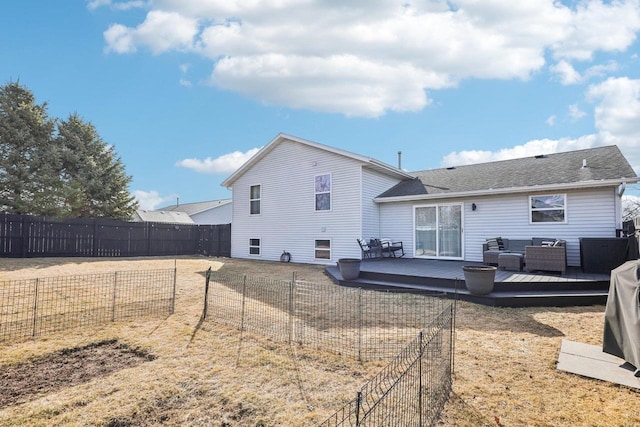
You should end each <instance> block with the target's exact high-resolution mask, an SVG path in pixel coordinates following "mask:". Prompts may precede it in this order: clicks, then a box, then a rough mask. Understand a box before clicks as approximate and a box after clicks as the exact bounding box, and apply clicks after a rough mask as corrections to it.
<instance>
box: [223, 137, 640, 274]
mask: <svg viewBox="0 0 640 427" xmlns="http://www.w3.org/2000/svg"><path fill="white" fill-rule="evenodd" d="M638 180H639V178H638V176H637V175H636V174H635V172H634V171H633V169H632V168H631V166H630V165H629V163H628V162H627V160H626V159H625V158H624V156H623V155H622V153H621V152H620V150H619V149H618V148H617V147H615V146H608V147H599V148H593V149H586V150H578V151H572V152H566V153H556V154H549V155H544V156H535V157H528V158H523V159H515V160H504V161H499V162H490V163H483V164H477V165H468V166H460V167H454V168H442V169H434V170H426V171H419V172H414V173H409V172H405V171H403V170H400V169H398V168H396V167H393V166H390V165H387V164H385V163H382V162H379V161H377V160H374V159H372V158H369V157H366V156H361V155H358V154H354V153H350V152H347V151H344V150H340V149H337V148H333V147H329V146H326V145H322V144H318V143H315V142H311V141H307V140H304V139H300V138H297V137H293V136H289V135H284V134H280V135H278V136H277V137H276V138H275V139H273V140H272V141H271V142H270V143H269V144H267V145H266V146H264V147H263V148H262V149H261V150H260V151H259V152H258V153H257V154H256V155H255V156H253V157H252V158H251V159H250V160H249V161H248V162H247V163H245V164H244V165H243V166H242V167H240V168H239V169H238V170H237V171H236V172H235V173H233V174H232V175H231V176H230V177H229V178H227V179H226V180H225V181H224V182H223V183H222V185H224V186H226V187H228V188H231V189H232V191H233V225H234V226H233V227H232V232H231V233H232V239H231V256H232V257H236V258H260V259H267V260H278V259H279V257H280V254H281V253H282V251H284V250H286V251H288V252H290V253H291V255H292V261H295V262H305V263H320V264H328V263H333V262H335V261H337V260H338V259H339V258H346V257H352V258H353V257H358V258H359V257H360V247H359V245H358V243H357V241H356V239H358V238H365V239H369V238H371V237H385V238H386V237H388V238H391V239H393V240H401V241H403V244H404V248H405V252H407V255H406V256H408V257H414V258H430V259H434V258H435V259H453V260H467V261H482V243H483V242H484V241H485V239H487V238H489V237H496V236H502V237H507V238H513V239H526V238H532V237H548V238H559V239H564V240H566V241H567V258H568V264H569V265H580V254H579V238H580V237H615V236H616V230H618V229H620V228H622V219H621V218H622V206H621V196H622V193H623V192H624V188H625V186H626V184H627V183H635V182H638Z"/></svg>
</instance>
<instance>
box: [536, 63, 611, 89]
mask: <svg viewBox="0 0 640 427" xmlns="http://www.w3.org/2000/svg"><path fill="white" fill-rule="evenodd" d="M617 70H618V64H617V63H616V62H615V61H609V62H607V63H606V64H598V65H594V66H592V67H589V68H587V69H586V70H585V71H584V74H583V75H580V73H579V72H578V71H577V70H576V69H575V68H574V67H573V65H571V64H570V63H569V62H568V61H566V60H562V61H560V62H558V63H557V64H555V65H552V66H551V67H549V71H550V72H551V73H552V74H555V75H557V76H558V78H559V80H560V83H561V84H563V85H565V86H568V85H574V84H579V83H584V82H585V81H587V80H590V79H593V78H598V77H602V76H605V75H606V74H608V73H610V72H612V71H617Z"/></svg>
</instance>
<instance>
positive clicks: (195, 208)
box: [158, 199, 231, 215]
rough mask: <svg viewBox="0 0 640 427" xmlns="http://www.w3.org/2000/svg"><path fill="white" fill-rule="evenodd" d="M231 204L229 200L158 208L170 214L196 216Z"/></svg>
mask: <svg viewBox="0 0 640 427" xmlns="http://www.w3.org/2000/svg"><path fill="white" fill-rule="evenodd" d="M229 203H231V199H222V200H210V201H207V202H195V203H182V204H177V205H171V206H166V207H164V208H160V209H158V210H160V211H170V212H186V213H187V214H189V215H196V214H199V213H200V212H204V211H208V210H210V209H215V208H219V207H221V206H224V205H228V204H229Z"/></svg>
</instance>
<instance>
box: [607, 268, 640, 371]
mask: <svg viewBox="0 0 640 427" xmlns="http://www.w3.org/2000/svg"><path fill="white" fill-rule="evenodd" d="M604 317H605V318H604V337H603V341H602V350H603V351H604V352H605V353H609V354H612V355H614V356H617V357H620V358H621V359H624V360H625V361H626V362H628V363H630V364H632V365H633V366H634V367H635V368H636V376H638V375H640V370H639V369H640V261H638V260H634V261H627V262H625V263H624V264H622V265H621V266H620V267H618V268H615V269H614V270H612V271H611V284H610V286H609V296H608V298H607V306H606V309H605V316H604Z"/></svg>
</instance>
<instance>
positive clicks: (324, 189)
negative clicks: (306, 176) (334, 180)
mask: <svg viewBox="0 0 640 427" xmlns="http://www.w3.org/2000/svg"><path fill="white" fill-rule="evenodd" d="M315 195H316V211H330V210H331V174H324V175H316V177H315Z"/></svg>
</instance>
